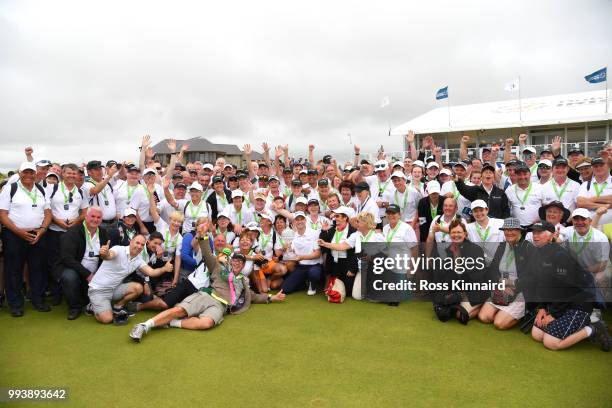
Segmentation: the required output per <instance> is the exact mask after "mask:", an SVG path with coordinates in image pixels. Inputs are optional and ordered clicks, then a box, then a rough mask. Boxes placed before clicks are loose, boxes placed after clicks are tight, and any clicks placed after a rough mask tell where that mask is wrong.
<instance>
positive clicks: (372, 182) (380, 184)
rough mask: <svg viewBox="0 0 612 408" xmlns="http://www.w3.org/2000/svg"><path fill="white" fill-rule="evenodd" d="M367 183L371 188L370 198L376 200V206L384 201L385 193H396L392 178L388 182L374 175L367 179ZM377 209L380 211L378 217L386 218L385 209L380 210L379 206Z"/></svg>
mask: <svg viewBox="0 0 612 408" xmlns="http://www.w3.org/2000/svg"><path fill="white" fill-rule="evenodd" d="M365 181H366V183H368V185H369V186H370V196H371V197H372V199H373V200H374V203H375V204H376V201H384V200H383V196H384V195H385V193H387V194H389V193H393V191H395V186H394V185H393V182H392V181H391V177H388V178H387V180H386V181H380V179H379V178H378V176H377V175H376V174H374V175H372V176H367V177H365ZM376 208H377V209H378V217H379V218H382V217H384V216H385V209H384V208H379V207H378V205H376ZM376 222H377V223H379V222H380V221H376Z"/></svg>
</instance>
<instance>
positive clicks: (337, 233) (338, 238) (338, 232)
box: [334, 227, 346, 244]
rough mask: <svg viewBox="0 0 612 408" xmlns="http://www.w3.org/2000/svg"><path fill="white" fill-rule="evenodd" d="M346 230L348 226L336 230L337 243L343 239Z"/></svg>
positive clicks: (335, 238)
mask: <svg viewBox="0 0 612 408" xmlns="http://www.w3.org/2000/svg"><path fill="white" fill-rule="evenodd" d="M344 231H346V227H345V229H343V230H336V232H334V242H335V243H336V244H339V243H340V239H342V235H344Z"/></svg>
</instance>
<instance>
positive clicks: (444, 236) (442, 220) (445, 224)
mask: <svg viewBox="0 0 612 408" xmlns="http://www.w3.org/2000/svg"><path fill="white" fill-rule="evenodd" d="M455 218H457V214H455V215H453V218H451V220H450V222H449V223H448V224H447V223H446V222H445V221H444V215H441V216H440V225H442V226H443V227H445V226H447V225H450V224H451V222H453V220H454V219H455ZM432 222H433V221H432ZM476 226H478V223H476ZM487 229H488V228H487ZM449 232H450V231H449ZM447 236H448V232H443V233H442V239H444V238H446V237H447Z"/></svg>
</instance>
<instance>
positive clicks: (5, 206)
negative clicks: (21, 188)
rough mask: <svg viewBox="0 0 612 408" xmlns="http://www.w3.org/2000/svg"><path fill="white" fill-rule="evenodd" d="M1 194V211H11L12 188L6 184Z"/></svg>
mask: <svg viewBox="0 0 612 408" xmlns="http://www.w3.org/2000/svg"><path fill="white" fill-rule="evenodd" d="M4 187H5V188H3V189H2V192H1V193H0V210H7V211H8V210H10V208H11V186H10V184H8V183H7V184H6V186H4Z"/></svg>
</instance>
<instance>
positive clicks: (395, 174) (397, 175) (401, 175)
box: [391, 171, 406, 180]
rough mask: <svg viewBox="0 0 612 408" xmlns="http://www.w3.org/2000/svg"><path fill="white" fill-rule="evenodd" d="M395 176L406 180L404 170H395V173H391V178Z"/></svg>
mask: <svg viewBox="0 0 612 408" xmlns="http://www.w3.org/2000/svg"><path fill="white" fill-rule="evenodd" d="M393 177H399V178H403V179H404V180H406V175H405V174H404V172H403V171H394V172H393V174H391V178H393Z"/></svg>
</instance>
